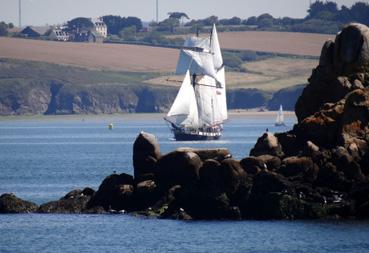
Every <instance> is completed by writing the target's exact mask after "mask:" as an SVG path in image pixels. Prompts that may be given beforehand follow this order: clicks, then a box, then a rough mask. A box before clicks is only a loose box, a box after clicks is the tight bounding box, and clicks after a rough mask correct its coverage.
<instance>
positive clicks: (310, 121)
mask: <svg viewBox="0 0 369 253" xmlns="http://www.w3.org/2000/svg"><path fill="white" fill-rule="evenodd" d="M344 106H345V101H344V100H341V101H340V102H338V103H336V104H325V105H324V107H323V108H322V110H320V111H319V112H317V113H315V114H314V115H312V116H309V117H306V118H305V119H304V120H303V121H302V122H300V123H299V124H298V125H297V126H295V128H294V130H295V132H296V135H297V136H298V138H299V139H300V142H302V143H306V142H307V141H312V142H313V143H315V144H317V145H319V146H322V147H326V148H331V147H334V146H336V145H337V142H338V131H339V121H340V119H341V117H342V114H343V110H344Z"/></svg>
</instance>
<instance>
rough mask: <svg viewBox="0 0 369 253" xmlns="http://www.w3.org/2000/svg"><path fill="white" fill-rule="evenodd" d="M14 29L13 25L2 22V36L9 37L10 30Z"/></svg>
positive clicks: (0, 33)
mask: <svg viewBox="0 0 369 253" xmlns="http://www.w3.org/2000/svg"><path fill="white" fill-rule="evenodd" d="M12 28H14V25H13V23H9V24H7V23H5V22H4V21H1V22H0V36H7V35H8V30H9V29H12Z"/></svg>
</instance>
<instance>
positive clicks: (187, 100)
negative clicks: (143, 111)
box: [167, 71, 199, 126]
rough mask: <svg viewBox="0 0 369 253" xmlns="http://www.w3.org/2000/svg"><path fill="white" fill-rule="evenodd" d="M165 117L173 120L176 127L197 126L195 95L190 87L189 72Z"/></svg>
mask: <svg viewBox="0 0 369 253" xmlns="http://www.w3.org/2000/svg"><path fill="white" fill-rule="evenodd" d="M167 117H170V118H174V119H175V123H176V124H177V125H183V126H198V124H199V123H198V118H199V117H198V112H197V104H196V98H195V93H194V90H193V87H192V85H191V77H190V73H189V71H187V72H186V76H185V78H184V80H183V82H182V85H181V88H180V89H179V91H178V94H177V97H176V98H175V100H174V102H173V105H172V107H171V108H170V110H169V112H168V114H167Z"/></svg>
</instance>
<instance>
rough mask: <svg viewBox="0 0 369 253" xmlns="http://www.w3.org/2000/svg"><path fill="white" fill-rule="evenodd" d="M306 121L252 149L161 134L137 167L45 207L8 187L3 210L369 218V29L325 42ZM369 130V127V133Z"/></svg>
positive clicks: (146, 146)
mask: <svg viewBox="0 0 369 253" xmlns="http://www.w3.org/2000/svg"><path fill="white" fill-rule="evenodd" d="M295 111H296V116H297V118H298V123H297V124H296V125H295V126H294V128H293V130H291V131H289V132H286V133H276V134H273V133H270V132H266V133H264V134H263V136H261V137H260V138H259V139H258V140H257V143H256V144H255V146H254V148H253V149H252V150H251V151H250V156H249V157H245V158H243V159H242V160H240V161H238V160H235V159H233V158H232V155H231V154H230V152H229V151H228V150H227V149H221V148H220V149H206V150H201V149H191V148H181V149H178V150H175V151H173V152H170V153H168V154H161V152H160V145H159V143H158V142H157V140H156V138H155V136H154V135H152V134H149V133H144V132H141V133H140V134H139V135H138V137H137V138H136V141H135V143H134V145H133V166H134V175H133V176H132V175H128V174H124V173H123V174H113V175H110V176H108V177H106V178H105V179H104V181H103V182H102V183H101V185H100V186H99V189H98V190H97V191H94V190H93V189H91V188H85V189H83V190H74V191H72V192H70V193H68V194H67V195H66V196H64V197H63V198H61V199H60V200H57V201H52V202H48V203H45V204H43V205H41V206H37V205H35V204H33V203H31V202H27V201H23V200H21V199H19V198H17V197H16V196H15V195H12V194H3V195H2V196H0V213H22V212H39V213H130V214H133V215H144V216H150V217H159V218H165V219H183V220H189V219H194V220H203V219H205V220H241V219H329V218H333V219H368V218H369V28H368V27H366V26H364V25H360V24H350V25H349V26H347V27H345V28H344V29H343V30H342V32H341V33H339V34H338V35H337V37H336V40H335V41H334V42H333V41H328V42H326V43H325V45H324V46H323V49H322V54H321V57H320V63H319V66H317V68H315V69H314V70H313V73H312V76H311V77H310V79H309V84H308V86H306V88H305V89H304V91H303V93H302V95H301V96H300V98H299V99H298V101H297V103H296V110H295ZM367 133H368V134H367Z"/></svg>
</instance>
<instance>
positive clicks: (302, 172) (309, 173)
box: [278, 156, 319, 181]
mask: <svg viewBox="0 0 369 253" xmlns="http://www.w3.org/2000/svg"><path fill="white" fill-rule="evenodd" d="M318 171H319V168H318V167H317V166H316V165H315V164H314V163H313V160H312V159H311V158H310V157H297V156H291V157H287V158H285V159H283V161H282V166H281V167H280V169H279V170H278V172H279V173H280V174H282V175H284V176H285V177H296V176H300V177H302V178H304V179H305V180H307V181H315V180H316V178H317V176H318Z"/></svg>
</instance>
